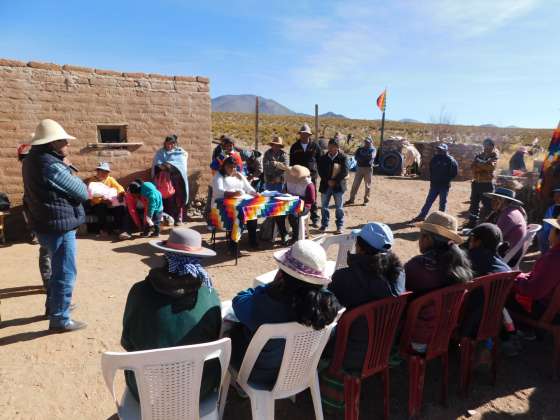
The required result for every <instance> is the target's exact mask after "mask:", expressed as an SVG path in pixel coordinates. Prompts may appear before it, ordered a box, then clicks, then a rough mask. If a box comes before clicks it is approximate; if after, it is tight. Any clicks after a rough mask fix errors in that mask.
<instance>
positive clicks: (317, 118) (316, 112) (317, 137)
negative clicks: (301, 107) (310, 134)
mask: <svg viewBox="0 0 560 420" xmlns="http://www.w3.org/2000/svg"><path fill="white" fill-rule="evenodd" d="M318 140H319V105H318V104H315V141H318Z"/></svg>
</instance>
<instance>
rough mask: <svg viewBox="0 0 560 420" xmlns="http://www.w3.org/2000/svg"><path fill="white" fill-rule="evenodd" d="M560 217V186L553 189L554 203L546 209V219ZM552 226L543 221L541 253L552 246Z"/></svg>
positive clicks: (540, 238) (540, 239)
mask: <svg viewBox="0 0 560 420" xmlns="http://www.w3.org/2000/svg"><path fill="white" fill-rule="evenodd" d="M558 217H560V188H556V189H554V190H552V205H551V206H550V207H549V208H548V209H547V210H546V213H545V214H544V219H556V218H558ZM551 229H552V226H551V225H550V224H548V223H543V227H542V229H541V231H540V232H539V249H540V251H541V253H543V254H544V253H545V252H546V251H548V248H550V245H549V243H548V237H549V236H550V231H551Z"/></svg>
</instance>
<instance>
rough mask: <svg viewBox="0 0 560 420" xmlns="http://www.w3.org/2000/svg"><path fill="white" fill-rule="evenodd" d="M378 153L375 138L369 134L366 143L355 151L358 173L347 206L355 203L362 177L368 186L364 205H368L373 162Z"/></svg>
mask: <svg viewBox="0 0 560 420" xmlns="http://www.w3.org/2000/svg"><path fill="white" fill-rule="evenodd" d="M376 153H377V150H376V149H375V147H374V146H373V139H372V138H371V136H367V137H366V139H365V140H364V145H363V146H362V147H358V148H357V149H356V152H355V153H354V158H355V159H356V164H357V168H356V175H355V176H354V182H353V183H352V189H351V190H350V198H349V199H348V201H347V202H346V203H344V205H345V206H347V205H349V204H354V199H355V198H356V194H357V193H358V188H360V184H361V183H362V179H363V180H364V184H365V187H366V190H365V193H364V206H367V205H368V203H369V193H370V188H371V174H372V172H373V162H374V160H375V155H376Z"/></svg>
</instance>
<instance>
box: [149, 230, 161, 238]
mask: <svg viewBox="0 0 560 420" xmlns="http://www.w3.org/2000/svg"><path fill="white" fill-rule="evenodd" d="M149 237H150V238H159V232H155V231H154V232H152V233H150V234H149Z"/></svg>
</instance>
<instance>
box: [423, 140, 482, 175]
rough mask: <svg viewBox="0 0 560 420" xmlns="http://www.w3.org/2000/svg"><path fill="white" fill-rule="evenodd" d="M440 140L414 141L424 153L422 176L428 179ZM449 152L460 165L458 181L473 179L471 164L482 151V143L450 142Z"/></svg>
mask: <svg viewBox="0 0 560 420" xmlns="http://www.w3.org/2000/svg"><path fill="white" fill-rule="evenodd" d="M438 144H439V143H438V142H419V143H414V145H415V146H416V148H417V149H418V151H419V152H420V154H421V155H422V166H421V168H420V176H421V177H422V178H425V179H428V178H429V176H430V161H431V160H432V157H433V156H434V154H435V153H436V146H437V145H438ZM447 146H448V147H449V154H450V155H451V156H453V157H454V158H455V160H456V161H457V164H458V166H459V173H458V175H457V178H455V180H456V181H468V180H470V179H472V170H471V164H472V161H473V159H474V157H475V156H476V155H477V154H479V153H482V151H483V147H482V145H481V144H464V143H455V144H448V145H447Z"/></svg>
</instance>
